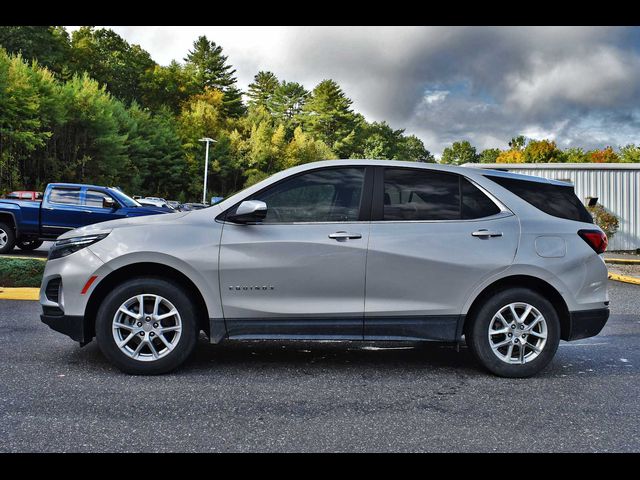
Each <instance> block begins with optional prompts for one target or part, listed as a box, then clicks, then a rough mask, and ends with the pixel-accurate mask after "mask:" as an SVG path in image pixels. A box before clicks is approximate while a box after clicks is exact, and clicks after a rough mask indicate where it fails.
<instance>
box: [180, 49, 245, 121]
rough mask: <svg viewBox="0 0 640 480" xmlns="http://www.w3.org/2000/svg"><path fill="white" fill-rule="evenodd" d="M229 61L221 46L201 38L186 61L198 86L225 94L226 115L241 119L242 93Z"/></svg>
mask: <svg viewBox="0 0 640 480" xmlns="http://www.w3.org/2000/svg"><path fill="white" fill-rule="evenodd" d="M227 59H228V57H227V56H226V55H223V54H222V47H221V46H220V45H216V42H213V41H209V40H208V39H207V37H205V36H201V37H198V39H197V40H196V41H195V42H193V50H189V54H188V55H187V57H186V58H185V59H184V60H185V61H186V62H187V65H189V66H191V67H192V68H193V70H194V77H195V81H196V83H197V84H198V86H199V87H200V88H201V89H202V90H203V91H204V89H205V88H214V89H216V90H220V91H221V92H222V93H224V97H225V98H224V104H225V113H226V114H227V115H229V116H231V117H239V116H241V115H242V114H243V113H244V111H245V107H244V104H243V103H242V92H241V91H240V90H239V89H238V88H237V87H236V82H237V80H236V78H235V76H234V74H235V73H236V71H235V70H234V69H233V67H232V66H231V65H228V64H227Z"/></svg>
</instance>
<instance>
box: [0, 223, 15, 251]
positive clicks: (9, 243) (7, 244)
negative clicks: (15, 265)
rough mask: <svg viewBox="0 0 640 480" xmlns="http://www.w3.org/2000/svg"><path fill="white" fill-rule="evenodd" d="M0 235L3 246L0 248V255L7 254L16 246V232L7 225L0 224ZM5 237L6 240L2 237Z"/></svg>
mask: <svg viewBox="0 0 640 480" xmlns="http://www.w3.org/2000/svg"><path fill="white" fill-rule="evenodd" d="M0 235H1V236H2V238H3V242H2V243H3V245H2V246H1V247H0V253H9V252H10V251H11V250H13V247H15V246H16V231H15V230H14V229H13V227H12V226H11V225H9V224H7V223H3V222H0ZM5 235H6V240H4V236H5Z"/></svg>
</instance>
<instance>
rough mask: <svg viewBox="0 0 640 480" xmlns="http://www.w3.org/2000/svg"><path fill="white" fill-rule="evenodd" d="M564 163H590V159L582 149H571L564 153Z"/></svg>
mask: <svg viewBox="0 0 640 480" xmlns="http://www.w3.org/2000/svg"><path fill="white" fill-rule="evenodd" d="M562 161H563V162H568V163H585V162H588V161H589V159H588V158H587V154H586V153H585V152H584V150H583V149H582V148H579V147H571V148H567V149H566V150H564V151H563V152H562Z"/></svg>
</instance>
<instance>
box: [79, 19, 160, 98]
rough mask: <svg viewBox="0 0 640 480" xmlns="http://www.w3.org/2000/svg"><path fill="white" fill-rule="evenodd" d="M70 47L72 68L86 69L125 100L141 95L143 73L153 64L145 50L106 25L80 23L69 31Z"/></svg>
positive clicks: (110, 90)
mask: <svg viewBox="0 0 640 480" xmlns="http://www.w3.org/2000/svg"><path fill="white" fill-rule="evenodd" d="M71 47H72V48H71V68H72V69H73V71H74V72H76V73H78V74H82V73H84V72H86V73H87V74H89V75H90V76H91V78H93V79H94V80H97V81H98V82H99V83H100V85H104V86H106V88H107V90H108V91H109V92H110V93H111V94H113V95H114V96H115V97H116V98H118V99H120V100H122V101H124V102H126V103H130V102H132V101H133V100H135V99H139V98H141V96H142V95H141V94H142V85H141V84H142V83H143V81H144V74H145V72H146V71H147V70H149V69H153V68H154V67H155V65H156V64H155V62H154V61H153V60H152V59H151V56H150V55H149V53H148V52H146V51H145V50H143V49H142V48H141V47H140V46H139V45H130V44H129V43H128V42H127V41H126V40H125V39H123V38H122V37H121V36H120V35H118V34H117V33H115V32H114V31H113V30H110V29H105V28H101V29H98V30H95V29H94V28H93V27H81V28H80V29H78V30H76V31H75V32H73V34H72V35H71Z"/></svg>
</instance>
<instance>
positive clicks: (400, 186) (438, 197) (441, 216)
mask: <svg viewBox="0 0 640 480" xmlns="http://www.w3.org/2000/svg"><path fill="white" fill-rule="evenodd" d="M383 212H384V220H392V221H393V220H456V219H460V218H461V214H460V185H459V180H458V176H457V175H452V174H449V173H441V172H429V171H424V172H422V171H419V170H412V169H408V168H386V169H385V170H384V208H383Z"/></svg>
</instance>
